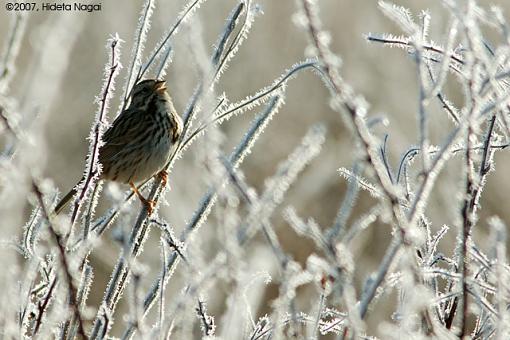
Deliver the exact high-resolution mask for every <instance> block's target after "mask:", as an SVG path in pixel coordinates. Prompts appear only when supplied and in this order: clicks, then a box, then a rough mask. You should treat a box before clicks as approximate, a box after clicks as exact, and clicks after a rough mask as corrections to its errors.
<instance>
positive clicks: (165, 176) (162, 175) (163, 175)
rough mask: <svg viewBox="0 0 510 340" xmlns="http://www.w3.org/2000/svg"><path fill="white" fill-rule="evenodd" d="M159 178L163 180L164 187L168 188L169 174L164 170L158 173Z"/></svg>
mask: <svg viewBox="0 0 510 340" xmlns="http://www.w3.org/2000/svg"><path fill="white" fill-rule="evenodd" d="M158 177H159V178H161V183H162V184H163V187H166V184H167V183H168V172H167V171H166V170H165V169H163V170H161V171H160V172H158Z"/></svg>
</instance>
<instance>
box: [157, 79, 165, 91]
mask: <svg viewBox="0 0 510 340" xmlns="http://www.w3.org/2000/svg"><path fill="white" fill-rule="evenodd" d="M154 91H156V92H157V93H159V94H162V93H164V92H165V91H166V81H165V80H157V81H156V84H154Z"/></svg>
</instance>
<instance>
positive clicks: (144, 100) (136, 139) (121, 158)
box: [55, 79, 182, 214]
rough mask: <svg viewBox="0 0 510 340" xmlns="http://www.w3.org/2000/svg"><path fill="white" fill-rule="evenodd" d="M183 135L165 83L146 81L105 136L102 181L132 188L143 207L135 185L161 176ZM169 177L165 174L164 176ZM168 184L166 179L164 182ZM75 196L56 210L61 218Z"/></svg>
mask: <svg viewBox="0 0 510 340" xmlns="http://www.w3.org/2000/svg"><path fill="white" fill-rule="evenodd" d="M181 133H182V121H181V118H180V117H179V115H178V114H177V112H176V111H175V108H174V106H173V103H172V99H171V98H170V96H169V94H168V92H167V91H166V86H165V82H164V81H158V80H154V79H149V80H144V81H142V82H140V83H138V84H136V85H135V86H134V88H133V94H132V99H131V104H130V105H129V107H128V108H127V109H126V110H124V111H123V112H122V113H121V114H120V115H119V116H118V117H117V119H115V121H114V122H113V124H112V125H111V127H110V128H109V129H108V130H106V132H105V133H104V135H103V142H104V145H103V146H102V147H101V148H100V149H99V162H100V163H101V165H102V169H103V171H102V173H101V179H107V180H112V181H117V182H120V183H127V184H130V185H131V187H132V188H133V190H134V191H135V193H136V194H137V195H138V197H139V198H140V200H141V201H142V203H144V204H146V205H148V209H149V212H151V209H152V206H151V202H148V201H147V200H146V199H145V198H143V196H141V195H140V194H139V193H138V191H137V190H136V187H135V186H134V183H137V182H142V181H145V180H146V179H148V178H150V177H152V176H154V175H156V174H158V173H159V172H160V171H161V170H163V168H164V166H165V165H166V164H167V162H168V160H169V157H170V155H171V154H172V152H174V148H175V146H176V145H177V141H178V139H179V137H180V135H181ZM162 176H164V177H165V176H166V174H162ZM165 180H166V178H165ZM75 193H76V190H75V189H74V188H73V189H72V190H71V191H70V192H69V193H68V194H67V195H66V196H64V198H63V199H62V200H61V201H60V203H59V204H57V206H56V207H55V213H56V214H58V213H60V212H61V211H62V209H64V208H65V206H66V205H67V204H68V203H69V201H70V200H71V198H72V197H73V196H74V194H75Z"/></svg>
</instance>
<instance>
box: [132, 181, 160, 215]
mask: <svg viewBox="0 0 510 340" xmlns="http://www.w3.org/2000/svg"><path fill="white" fill-rule="evenodd" d="M129 185H130V186H131V189H133V192H134V193H135V195H136V196H137V197H138V199H139V200H140V201H141V202H142V204H143V206H144V207H145V208H146V209H147V213H148V215H149V216H150V215H152V212H153V211H154V208H156V202H155V201H153V200H148V199H146V198H145V197H143V195H142V194H141V193H140V191H138V188H137V187H136V185H135V184H134V183H133V182H130V183H129Z"/></svg>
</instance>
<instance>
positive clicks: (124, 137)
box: [99, 109, 147, 164]
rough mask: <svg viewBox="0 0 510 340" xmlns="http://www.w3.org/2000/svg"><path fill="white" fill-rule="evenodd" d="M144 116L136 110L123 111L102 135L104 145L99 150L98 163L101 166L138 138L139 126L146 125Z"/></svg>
mask: <svg viewBox="0 0 510 340" xmlns="http://www.w3.org/2000/svg"><path fill="white" fill-rule="evenodd" d="M146 116H147V115H145V114H144V113H143V112H141V110H138V109H127V110H125V111H123V112H122V113H121V115H120V116H119V117H117V119H116V120H115V121H114V122H113V124H112V126H110V128H109V129H108V130H106V132H105V133H104V135H103V142H104V145H103V146H102V147H101V149H100V150H99V161H100V162H101V163H103V164H104V163H105V162H108V160H111V159H112V158H114V157H115V156H116V155H117V154H118V153H119V152H120V151H122V149H123V148H124V147H126V146H127V145H128V144H130V143H131V142H133V141H134V140H135V139H137V138H140V125H142V124H146V123H144V122H143V121H144V120H145V119H147V117H146Z"/></svg>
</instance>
